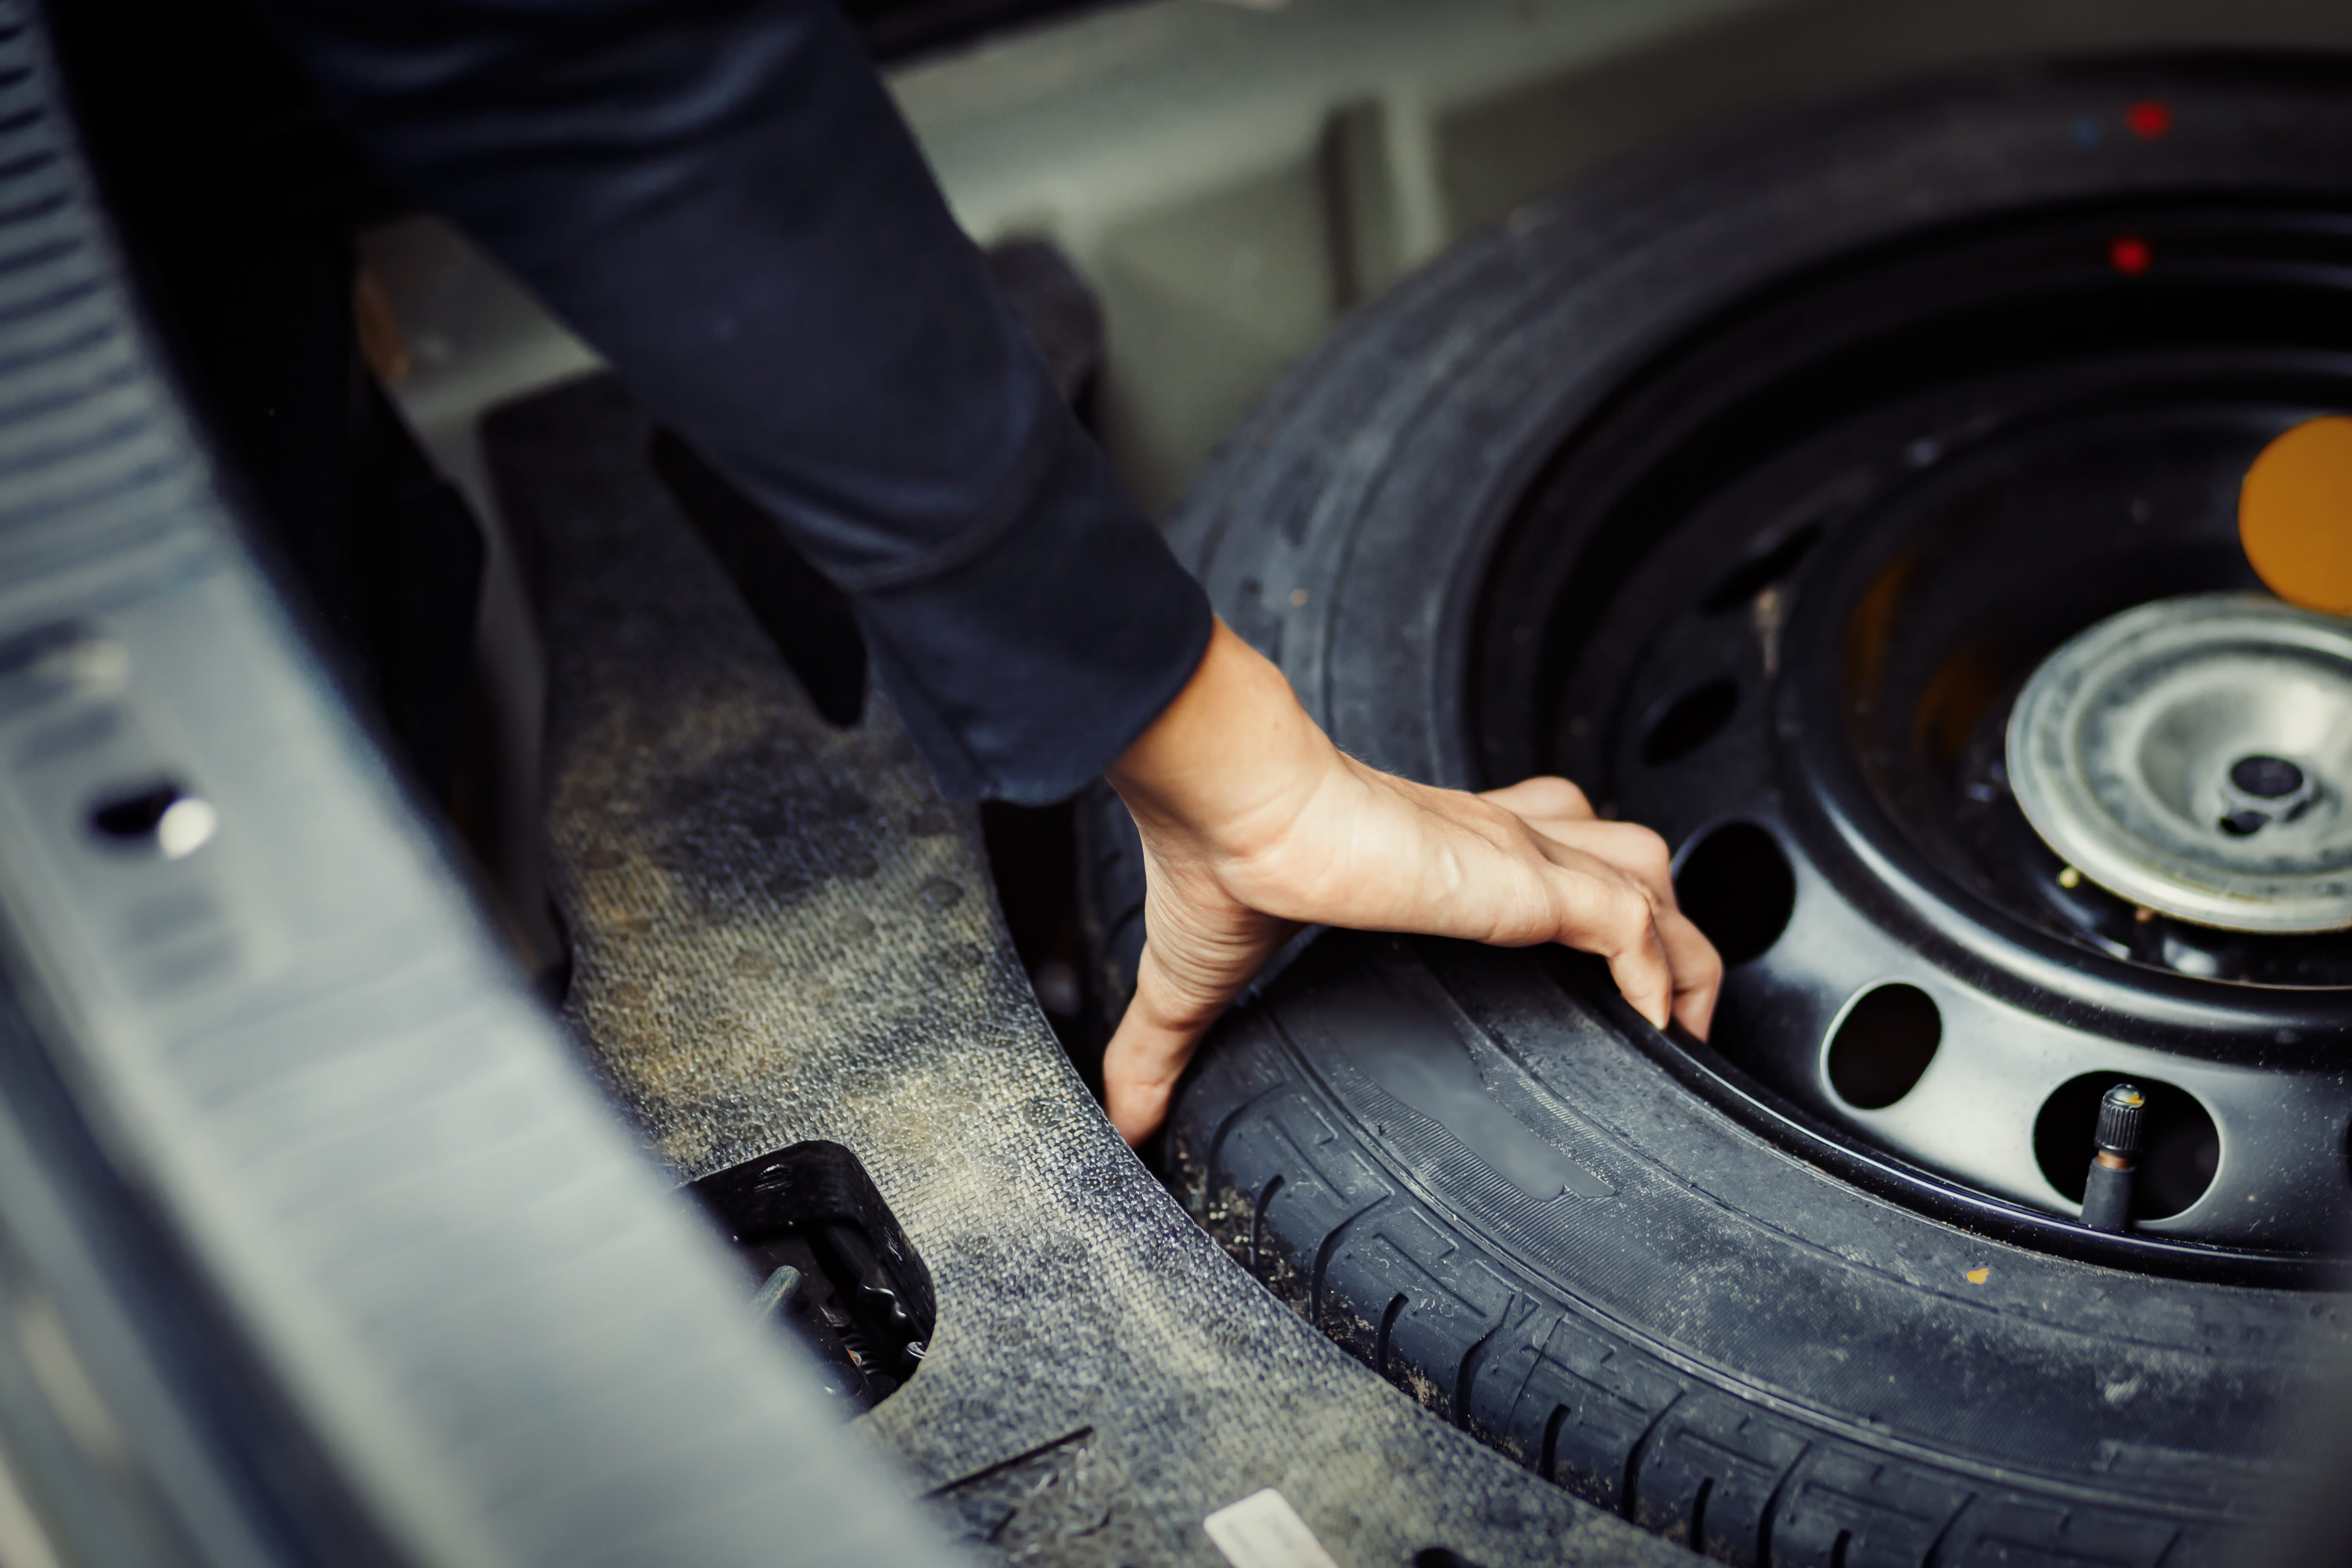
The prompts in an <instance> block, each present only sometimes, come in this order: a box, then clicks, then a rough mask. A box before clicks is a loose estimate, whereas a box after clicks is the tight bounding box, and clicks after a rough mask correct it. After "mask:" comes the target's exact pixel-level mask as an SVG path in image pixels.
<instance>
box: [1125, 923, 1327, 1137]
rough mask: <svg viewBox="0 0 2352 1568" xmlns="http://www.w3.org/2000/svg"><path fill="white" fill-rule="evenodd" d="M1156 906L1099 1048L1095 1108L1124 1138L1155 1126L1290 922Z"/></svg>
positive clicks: (1285, 936)
mask: <svg viewBox="0 0 2352 1568" xmlns="http://www.w3.org/2000/svg"><path fill="white" fill-rule="evenodd" d="M1156 912H1159V913H1160V914H1161V915H1162V916H1163V918H1162V919H1160V921H1155V922H1153V925H1152V934H1150V936H1147V937H1146V938H1145V940H1144V944H1143V956H1142V959H1141V962H1140V963H1138V964H1137V966H1136V974H1135V996H1134V998H1133V1000H1131V1001H1129V1003H1128V1005H1127V1012H1126V1014H1125V1016H1122V1017H1121V1018H1120V1019H1119V1022H1118V1031H1117V1032H1116V1033H1114V1034H1113V1035H1112V1036H1111V1040H1110V1044H1109V1045H1108V1047H1105V1048H1104V1051H1103V1108H1104V1110H1106V1111H1107V1112H1108V1114H1109V1116H1110V1121H1111V1125H1112V1126H1114V1127H1116V1128H1118V1133H1119V1136H1120V1137H1122V1138H1124V1139H1126V1140H1127V1141H1128V1142H1129V1143H1130V1144H1136V1143H1140V1142H1143V1140H1144V1139H1146V1138H1148V1137H1150V1135H1151V1134H1152V1133H1153V1132H1155V1131H1159V1129H1160V1123H1161V1122H1162V1121H1165V1120H1167V1116H1168V1101H1169V1097H1170V1096H1171V1094H1172V1093H1173V1092H1174V1091H1175V1088H1176V1080H1177V1079H1179V1078H1180V1077H1181V1076H1182V1075H1183V1071H1184V1065H1185V1064H1186V1063H1187V1062H1189V1061H1191V1060H1192V1053H1193V1051H1194V1050H1195V1049H1196V1048H1197V1047H1199V1045H1200V1043H1201V1037H1202V1035H1204V1034H1206V1033H1207V1032H1208V1029H1209V1026H1210V1025H1212V1024H1213V1023H1215V1022H1216V1021H1217V1019H1218V1017H1219V1016H1221V1015H1222V1014H1223V1012H1224V1010H1225V1007H1226V1005H1227V1004H1229V1003H1231V1002H1232V1001H1233V999H1234V997H1235V996H1237V995H1239V994H1241V990H1242V988H1243V987H1244V986H1245V985H1247V984H1249V983H1250V981H1251V980H1252V979H1253V978H1255V976H1256V974H1257V972H1258V971H1259V970H1260V969H1263V968H1264V967H1265V961H1266V960H1267V959H1269V958H1271V957H1273V956H1274V954H1275V952H1276V950H1277V949H1278V948H1280V947H1281V946H1282V944H1283V943H1284V942H1287V941H1289V940H1290V937H1291V935H1292V934H1293V933H1294V932H1296V931H1297V929H1298V928H1297V926H1296V925H1294V924H1292V923H1290V922H1289V921H1275V920H1270V919H1268V918H1267V917H1265V916H1263V915H1259V914H1257V913H1255V911H1252V910H1241V909H1233V910H1222V911H1219V915H1220V918H1217V919H1215V920H1213V921H1208V922H1206V925H1207V927H1208V928H1209V929H1203V922H1202V921H1198V920H1197V919H1186V918H1182V915H1180V914H1178V913H1177V912H1176V911H1173V910H1169V909H1168V908H1167V906H1166V905H1164V904H1163V905H1162V906H1161V909H1160V910H1159V911H1156ZM1200 912H1201V911H1200V910H1198V908H1197V907H1195V908H1194V909H1192V910H1185V911H1183V914H1189V915H1193V916H1197V915H1198V914H1199V913H1200ZM1146 919H1147V921H1150V919H1151V913H1150V912H1148V913H1147V915H1146Z"/></svg>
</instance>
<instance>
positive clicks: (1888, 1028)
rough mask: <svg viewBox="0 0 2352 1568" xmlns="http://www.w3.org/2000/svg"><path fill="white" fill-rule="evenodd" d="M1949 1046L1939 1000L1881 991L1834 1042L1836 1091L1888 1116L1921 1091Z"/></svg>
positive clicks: (1845, 1022) (1863, 1001)
mask: <svg viewBox="0 0 2352 1568" xmlns="http://www.w3.org/2000/svg"><path fill="white" fill-rule="evenodd" d="M1943 1040H1944V1016H1943V1013H1942V1011H1941V1010H1940V1009H1938V1008H1937V1005H1936V999H1935V998H1934V997H1932V996H1930V995H1928V994H1927V993H1926V992H1925V991H1922V990H1920V989H1919V987H1917V986H1916V985H1906V984H1901V983H1900V982H1897V983H1895V984H1890V985H1880V986H1876V987H1874V988H1873V989H1872V990H1870V991H1868V992H1866V993H1864V994H1863V995H1862V997H1861V998H1860V999H1858V1000H1857V1001H1855V1002H1854V1003H1853V1005H1852V1006H1850V1007H1848V1008H1847V1009H1846V1011H1845V1016H1844V1017H1843V1019H1841V1020H1839V1023H1838V1026H1837V1033H1836V1034H1834V1035H1832V1037H1830V1051H1829V1075H1830V1087H1831V1088H1832V1089H1835V1090H1837V1093H1838V1098H1839V1099H1841V1100H1844V1101H1845V1102H1846V1103H1847V1104H1848V1105H1851V1106H1853V1108H1854V1109H1855V1110H1885V1109H1886V1108H1887V1107H1888V1106H1890V1105H1892V1104H1894V1103H1895V1101H1896V1100H1901V1099H1902V1098H1903V1097H1904V1096H1905V1095H1906V1094H1908V1093H1910V1092H1911V1091H1912V1089H1916V1088H1917V1087H1918V1083H1919V1079H1921V1078H1923V1077H1924V1076H1926V1074H1927V1064H1928V1063H1929V1062H1931V1061H1934V1060H1935V1059H1936V1047H1937V1046H1939V1045H1941V1044H1943Z"/></svg>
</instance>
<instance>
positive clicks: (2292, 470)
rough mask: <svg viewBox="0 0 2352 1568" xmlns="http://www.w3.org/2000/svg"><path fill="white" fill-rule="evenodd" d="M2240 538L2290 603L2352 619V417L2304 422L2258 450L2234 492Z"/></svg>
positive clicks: (2249, 556)
mask: <svg viewBox="0 0 2352 1568" xmlns="http://www.w3.org/2000/svg"><path fill="white" fill-rule="evenodd" d="M2238 539H2239V542H2241V543H2242V544H2243V545H2244V546H2245V548H2246V559H2247V560H2248V561H2250V562H2252V563H2253V567H2254V573H2255V575H2257V576H2259V577H2260V578H2262V580H2263V584H2264V585H2265V586H2266V587H2268V588H2269V589H2270V591H2271V592H2272V593H2273V594H2276V595H2278V596H2279V597H2280V598H2282V599H2284V600H2285V601H2286V602H2287V603H2288V604H2290V605H2302V606H2303V607H2304V608H2305V609H2307V610H2325V611H2327V612H2328V613H2329V614H2331V615H2338V616H2343V615H2352V418H2346V417H2344V416H2341V415H2328V416H2324V417H2322V418H2318V419H2306V420H2305V421H2304V422H2303V423H2302V424H2300V425H2297V426H2294V427H2293V428H2292V429H2289V430H2288V431H2286V432H2285V433H2284V435H2281V436H2280V437H2277V438H2276V439H2275V440H2273V441H2272V442H2271V444H2270V445H2269V446H2267V447H2263V454H2262V456H2261V457H2259V458H2255V459H2254V466H2253V467H2252V468H2248V469H2247V470H2246V481H2245V483H2244V484H2243V485H2242V486H2241V487H2240V489H2239V490H2238Z"/></svg>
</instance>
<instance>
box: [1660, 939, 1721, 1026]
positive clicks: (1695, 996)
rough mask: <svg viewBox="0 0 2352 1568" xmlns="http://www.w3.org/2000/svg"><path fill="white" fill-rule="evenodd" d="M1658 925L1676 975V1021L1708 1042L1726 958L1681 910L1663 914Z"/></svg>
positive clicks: (1667, 958) (1668, 962) (1667, 956)
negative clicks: (1709, 1028) (1708, 1029)
mask: <svg viewBox="0 0 2352 1568" xmlns="http://www.w3.org/2000/svg"><path fill="white" fill-rule="evenodd" d="M1656 923H1657V928H1658V939H1659V941H1660V942H1662V943H1664V947H1665V950H1666V965H1667V967H1668V968H1670V969H1671V970H1673V971H1674V976H1675V997H1674V1016H1675V1022H1677V1023H1679V1024H1681V1025H1682V1026H1683V1027H1684V1028H1685V1029H1688V1030H1689V1031H1690V1032H1691V1033H1692V1034H1694V1035H1696V1036H1697V1037H1699V1038H1700V1039H1702V1040H1704V1039H1705V1038H1706V1031H1707V1028H1708V1026H1709V1025H1711V1024H1712V1023H1713V1022H1714V1019H1715V1000H1716V997H1717V994H1719V993H1720V992H1721V991H1722V989H1723V959H1722V956H1721V955H1720V954H1718V953H1717V952H1716V951H1715V944H1714V943H1713V942H1709V941H1707V940H1706V934H1705V933H1704V932H1702V931H1700V930H1699V929H1698V927H1697V926H1696V925H1694V924H1692V923H1691V920H1690V917H1689V916H1687V915H1685V914H1684V913H1683V912H1682V911H1681V910H1661V911H1660V912H1659V914H1658V917H1657V921H1656Z"/></svg>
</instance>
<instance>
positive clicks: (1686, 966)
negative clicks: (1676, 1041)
mask: <svg viewBox="0 0 2352 1568" xmlns="http://www.w3.org/2000/svg"><path fill="white" fill-rule="evenodd" d="M1538 833H1539V834H1541V835H1542V837H1543V839H1544V840H1545V852H1546V854H1547V855H1548V856H1549V858H1551V860H1552V861H1553V863H1554V864H1555V865H1558V866H1559V867H1560V868H1561V869H1562V870H1563V871H1564V872H1566V873H1568V874H1569V875H1570V877H1571V878H1573V877H1575V876H1577V875H1578V874H1579V873H1582V874H1584V875H1586V876H1590V875H1591V862H1593V861H1598V862H1600V864H1601V866H1602V867H1605V868H1607V870H1608V871H1609V872H1611V873H1614V874H1615V875H1617V876H1619V877H1622V878H1623V879H1625V880H1627V881H1628V882H1630V883H1631V884H1632V886H1633V889H1638V894H1639V898H1640V900H1641V904H1642V908H1641V909H1640V910H1635V909H1634V908H1633V900H1632V899H1631V898H1629V897H1628V896H1627V895H1626V893H1625V892H1624V891H1622V890H1620V891H1617V892H1615V893H1614V895H1613V899H1612V900H1610V901H1611V903H1612V906H1613V907H1610V908H1607V909H1605V910H1601V911H1599V912H1597V913H1596V915H1595V917H1594V924H1593V926H1592V928H1591V930H1590V931H1586V932H1583V933H1570V934H1568V935H1566V936H1564V937H1563V939H1562V940H1565V941H1567V942H1569V943H1570V945H1571V946H1576V947H1581V948H1584V949H1586V950H1587V951H1588V952H1598V953H1601V955H1602V956H1603V957H1605V958H1607V959H1608V960H1609V968H1610V973H1611V975H1612V978H1614V979H1615V980H1616V982H1617V986H1618V989H1619V990H1620V991H1622V992H1623V993H1624V995H1625V999H1626V1000H1627V1001H1628V1002H1630V1003H1632V1004H1633V1007H1634V1009H1635V1010H1636V1011H1638V1012H1639V1013H1641V1015H1642V1016H1643V1017H1645V1018H1647V1019H1649V1021H1650V1022H1651V1023H1653V1024H1654V1025H1657V1026H1660V1027H1662V1028H1663V1027H1664V1026H1665V1023H1666V1021H1667V1019H1668V1018H1669V1017H1672V1018H1674V1019H1676V1020H1678V1021H1679V1022H1680V1023H1681V1024H1682V1025H1683V1026H1684V1027H1685V1028H1686V1029H1688V1030H1689V1031H1690V1032H1691V1033H1692V1034H1694V1035H1696V1036H1697V1037H1699V1038H1700V1039H1702V1040H1703V1039H1705V1038H1706V1033H1707V1028H1708V1026H1709V1025H1710V1023H1711V1022H1712V1021H1713V1018H1714V1015H1715V1002H1716V996H1717V993H1718V992H1719V991H1720V989H1721V988H1722V984H1723V960H1722V959H1721V957H1720V956H1719V955H1717V952H1716V951H1715V945H1714V944H1713V943H1712V942H1708V941H1707V939H1706V934H1705V933H1704V932H1702V931H1700V930H1699V929H1698V927H1697V926H1696V925H1695V924H1693V923H1692V921H1690V919H1689V917H1687V916H1685V914H1683V913H1682V911H1681V910H1679V909H1678V908H1677V907H1676V905H1675V889H1674V869H1673V860H1672V857H1671V855H1670V853H1669V852H1668V850H1667V847H1666V842H1665V840H1664V839H1663V838H1661V837H1659V836H1658V835H1657V834H1655V833H1654V832H1652V831H1651V830H1650V829H1649V828H1646V827H1643V826H1639V825H1637V824H1634V823H1630V822H1601V821H1598V820H1591V821H1586V822H1581V823H1560V824H1558V825H1557V826H1555V828H1554V830H1553V831H1551V832H1546V831H1544V829H1543V828H1542V827H1541V826H1538ZM1581 897H1582V898H1584V899H1585V900H1588V901H1590V900H1593V899H1594V897H1595V894H1594V893H1592V892H1591V891H1583V892H1582V893H1581Z"/></svg>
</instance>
